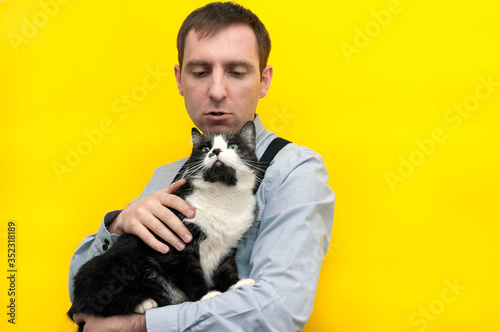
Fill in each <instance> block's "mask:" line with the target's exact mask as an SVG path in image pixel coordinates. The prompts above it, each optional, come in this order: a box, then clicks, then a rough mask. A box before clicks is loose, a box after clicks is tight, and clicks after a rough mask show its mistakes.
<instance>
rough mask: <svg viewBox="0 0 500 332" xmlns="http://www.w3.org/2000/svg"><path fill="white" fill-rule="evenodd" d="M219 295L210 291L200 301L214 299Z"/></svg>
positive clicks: (217, 292)
mask: <svg viewBox="0 0 500 332" xmlns="http://www.w3.org/2000/svg"><path fill="white" fill-rule="evenodd" d="M219 294H222V293H221V292H219V291H211V292H208V293H207V294H205V296H203V297H202V298H201V299H200V301H203V300H208V299H211V298H212V297H215V296H217V295H219Z"/></svg>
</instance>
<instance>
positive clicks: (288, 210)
mask: <svg viewBox="0 0 500 332" xmlns="http://www.w3.org/2000/svg"><path fill="white" fill-rule="evenodd" d="M285 150H289V149H288V148H285V149H283V151H282V152H280V154H282V156H281V158H279V160H278V159H277V160H276V162H275V163H274V164H273V165H271V167H269V169H268V171H267V174H266V178H265V179H264V183H263V184H262V185H261V188H260V189H259V192H258V193H257V195H259V197H260V199H259V200H260V201H264V202H265V208H263V206H260V208H261V210H260V212H259V217H258V219H259V220H260V226H259V228H258V230H257V229H253V230H251V232H252V231H255V232H258V238H257V240H256V241H255V243H254V246H253V249H252V250H251V255H250V257H249V260H250V261H249V262H248V264H246V263H245V265H246V266H249V267H250V271H249V272H248V271H240V272H242V273H243V275H242V277H250V278H253V279H254V280H256V284H255V285H254V286H252V287H250V286H244V287H241V288H239V289H236V290H233V291H229V292H226V293H223V294H221V295H219V296H216V297H214V298H212V299H210V300H206V301H201V302H194V303H193V302H188V303H183V304H180V305H174V306H167V307H162V308H156V309H152V310H148V311H147V312H146V321H147V328H148V331H183V330H186V329H190V330H192V331H206V330H217V331H253V330H257V331H298V330H301V329H302V327H303V326H304V325H305V323H306V322H307V320H308V319H309V317H310V315H311V313H312V307H313V303H314V294H315V291H316V287H317V282H318V278H319V272H320V268H321V263H322V260H323V257H324V255H325V254H326V251H327V249H328V245H329V241H330V234H331V229H332V222H333V212H334V200H335V196H334V194H333V192H332V190H331V189H330V188H329V187H328V173H327V171H326V169H325V167H324V164H323V161H322V159H321V157H320V156H318V155H317V154H315V153H314V152H312V151H310V150H305V149H302V148H300V149H293V150H289V151H286V153H285ZM283 153H284V154H283ZM240 249H241V248H240ZM247 274H249V275H247ZM127 317H128V316H126V317H123V320H122V321H121V322H125V320H126V318H127ZM89 319H90V320H89V322H91V323H92V322H93V321H94V319H95V320H97V319H98V318H92V317H90V318H89ZM115 319H116V318H115ZM130 331H133V330H130Z"/></svg>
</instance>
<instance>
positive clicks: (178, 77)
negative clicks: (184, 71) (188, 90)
mask: <svg viewBox="0 0 500 332" xmlns="http://www.w3.org/2000/svg"><path fill="white" fill-rule="evenodd" d="M174 72H175V80H176V81H177V89H178V90H179V93H180V94H181V96H183V97H184V94H183V92H182V85H181V67H179V65H175V66H174Z"/></svg>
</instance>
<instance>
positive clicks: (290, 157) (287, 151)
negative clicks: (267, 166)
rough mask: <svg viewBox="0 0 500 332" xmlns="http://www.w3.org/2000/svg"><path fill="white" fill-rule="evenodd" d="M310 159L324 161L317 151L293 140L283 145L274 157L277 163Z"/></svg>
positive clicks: (294, 162) (295, 162)
mask: <svg viewBox="0 0 500 332" xmlns="http://www.w3.org/2000/svg"><path fill="white" fill-rule="evenodd" d="M311 160H315V161H319V162H321V163H324V162H323V157H321V155H320V154H319V153H317V152H316V151H314V150H312V149H310V148H308V147H306V146H302V145H298V144H296V143H294V142H290V144H287V145H286V146H284V147H283V148H282V149H281V151H280V152H279V153H278V154H277V155H276V157H275V159H274V161H275V163H277V164H286V163H287V164H297V163H303V162H307V161H311Z"/></svg>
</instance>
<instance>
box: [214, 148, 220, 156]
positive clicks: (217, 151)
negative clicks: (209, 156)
mask: <svg viewBox="0 0 500 332" xmlns="http://www.w3.org/2000/svg"><path fill="white" fill-rule="evenodd" d="M212 152H213V154H215V155H216V156H218V155H219V153H221V149H214V150H213V151H212Z"/></svg>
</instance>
